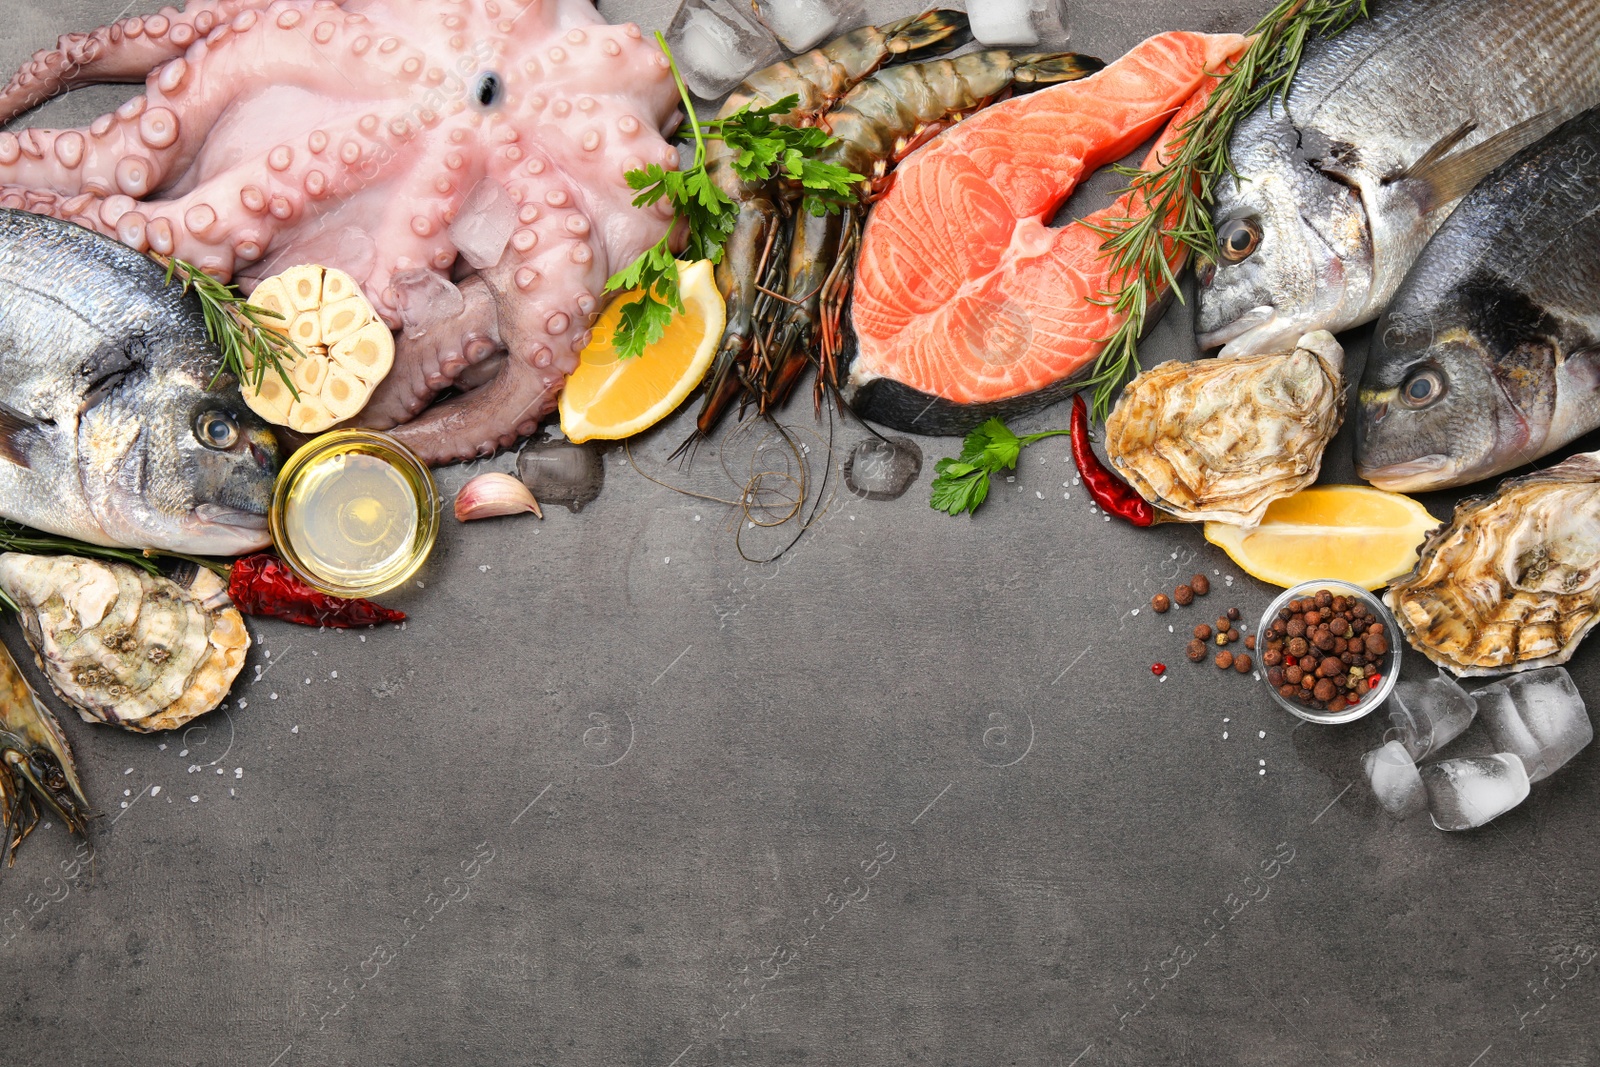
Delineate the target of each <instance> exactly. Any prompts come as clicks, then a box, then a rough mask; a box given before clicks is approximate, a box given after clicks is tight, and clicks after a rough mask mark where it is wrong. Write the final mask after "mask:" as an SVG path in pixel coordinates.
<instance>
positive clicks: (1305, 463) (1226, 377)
mask: <svg viewBox="0 0 1600 1067" xmlns="http://www.w3.org/2000/svg"><path fill="white" fill-rule="evenodd" d="M1343 366H1344V349H1342V348H1340V347H1339V342H1337V341H1335V340H1334V339H1333V335H1332V334H1329V333H1328V332H1327V331H1325V330H1318V331H1317V332H1315V333H1308V334H1306V335H1305V336H1304V337H1302V338H1300V342H1299V344H1298V345H1297V346H1296V348H1295V350H1294V352H1293V353H1291V354H1289V355H1282V354H1273V355H1265V356H1248V357H1243V358H1239V359H1202V360H1197V361H1195V362H1193V363H1178V362H1169V363H1163V364H1161V365H1160V366H1157V367H1152V368H1150V369H1149V370H1147V371H1145V372H1144V373H1143V374H1141V375H1139V376H1138V377H1137V378H1135V379H1134V380H1133V381H1131V382H1129V383H1128V387H1127V388H1126V389H1125V390H1123V393H1122V399H1120V400H1119V401H1117V407H1116V410H1115V411H1113V412H1112V413H1111V417H1110V418H1109V419H1107V420H1106V454H1107V456H1108V457H1109V458H1110V460H1111V463H1112V465H1113V466H1115V467H1116V469H1117V471H1118V472H1119V473H1121V475H1122V476H1123V477H1124V478H1126V479H1127V480H1128V483H1129V484H1130V485H1132V486H1133V487H1134V489H1135V490H1136V491H1137V492H1138V493H1139V495H1140V496H1142V497H1144V498H1145V499H1146V500H1148V501H1149V502H1150V503H1151V504H1153V505H1155V506H1156V507H1158V508H1160V509H1161V510H1162V511H1165V512H1167V513H1168V514H1170V515H1173V516H1176V517H1177V518H1179V519H1183V520H1184V521H1186V522H1225V523H1232V524H1234V525H1238V526H1255V525H1256V524H1257V523H1259V522H1260V521H1261V517H1262V516H1263V515H1264V514H1265V513H1266V510H1267V505H1268V504H1271V503H1272V502H1273V501H1274V500H1276V499H1278V498H1279V497H1284V496H1289V495H1290V494H1292V493H1296V492H1299V491H1300V490H1301V489H1304V488H1305V487H1306V486H1308V485H1310V484H1311V483H1312V482H1315V481H1316V480H1317V472H1318V471H1319V470H1320V469H1321V467H1322V450H1323V449H1324V448H1325V447H1327V444H1328V442H1329V441H1331V440H1332V439H1333V435H1334V434H1336V433H1338V432H1339V425H1340V423H1341V422H1343V421H1344V391H1343V389H1342V387H1341V382H1340V372H1341V370H1342V369H1343Z"/></svg>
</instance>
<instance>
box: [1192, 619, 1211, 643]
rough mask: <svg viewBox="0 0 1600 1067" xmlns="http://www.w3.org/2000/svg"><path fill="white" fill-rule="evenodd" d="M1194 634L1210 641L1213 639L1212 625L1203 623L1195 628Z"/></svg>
mask: <svg viewBox="0 0 1600 1067" xmlns="http://www.w3.org/2000/svg"><path fill="white" fill-rule="evenodd" d="M1194 635H1195V636H1196V637H1198V638H1199V639H1200V640H1202V641H1209V640H1211V627H1209V626H1207V625H1206V624H1205V623H1201V624H1200V625H1199V626H1196V627H1195V628H1194Z"/></svg>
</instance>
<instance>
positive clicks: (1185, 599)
mask: <svg viewBox="0 0 1600 1067" xmlns="http://www.w3.org/2000/svg"><path fill="white" fill-rule="evenodd" d="M1172 599H1173V600H1175V601H1177V603H1178V606H1179V607H1184V608H1186V607H1188V606H1189V605H1190V604H1193V603H1194V590H1193V589H1191V588H1189V587H1188V586H1187V585H1180V586H1178V588H1176V589H1174V590H1173V591H1172Z"/></svg>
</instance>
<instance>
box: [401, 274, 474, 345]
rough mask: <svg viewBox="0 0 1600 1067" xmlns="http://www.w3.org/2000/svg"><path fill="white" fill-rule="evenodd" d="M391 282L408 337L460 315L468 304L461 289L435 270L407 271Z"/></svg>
mask: <svg viewBox="0 0 1600 1067" xmlns="http://www.w3.org/2000/svg"><path fill="white" fill-rule="evenodd" d="M391 284H393V285H394V291H395V302H396V304H397V305H398V307H399V310H400V321H401V322H403V323H405V332H406V336H407V337H421V336H422V335H423V334H425V333H427V332H428V328H429V327H430V326H434V325H437V324H440V323H445V322H450V321H451V320H453V319H456V318H458V317H460V315H461V312H462V311H463V310H465V309H466V306H467V304H466V300H465V298H463V297H462V295H461V290H460V289H457V288H456V287H455V285H454V284H452V283H451V281H450V279H448V278H446V277H445V276H444V275H442V274H439V273H437V272H435V271H431V270H423V269H420V268H416V269H412V270H403V271H400V272H399V273H397V274H396V275H395V276H394V279H393V281H392V283H391Z"/></svg>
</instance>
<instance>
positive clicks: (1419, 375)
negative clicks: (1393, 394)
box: [1400, 367, 1444, 408]
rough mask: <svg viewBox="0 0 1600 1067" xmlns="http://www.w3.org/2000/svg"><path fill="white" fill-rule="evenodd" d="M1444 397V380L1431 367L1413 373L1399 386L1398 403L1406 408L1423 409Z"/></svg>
mask: <svg viewBox="0 0 1600 1067" xmlns="http://www.w3.org/2000/svg"><path fill="white" fill-rule="evenodd" d="M1443 395H1444V378H1443V377H1442V376H1441V375H1440V374H1439V372H1438V371H1436V370H1434V369H1433V368H1432V367H1424V368H1423V369H1422V370H1419V371H1416V372H1414V373H1413V374H1412V375H1411V377H1409V378H1407V379H1406V380H1405V384H1404V385H1402V386H1400V402H1401V403H1402V404H1404V405H1405V406H1406V407H1408V408H1425V407H1427V406H1428V405H1429V404H1432V403H1433V402H1434V401H1436V400H1438V399H1439V398H1440V397H1441V396H1443Z"/></svg>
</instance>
